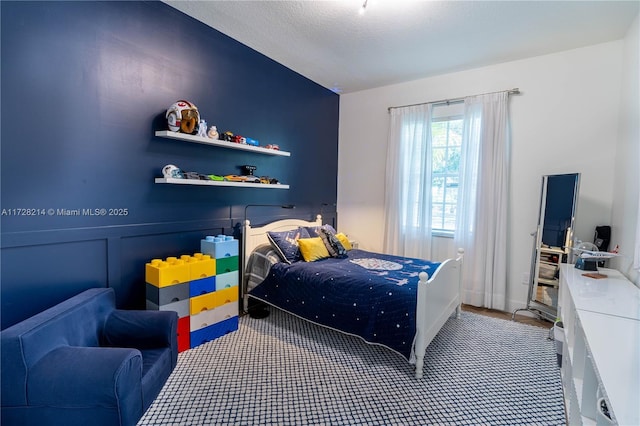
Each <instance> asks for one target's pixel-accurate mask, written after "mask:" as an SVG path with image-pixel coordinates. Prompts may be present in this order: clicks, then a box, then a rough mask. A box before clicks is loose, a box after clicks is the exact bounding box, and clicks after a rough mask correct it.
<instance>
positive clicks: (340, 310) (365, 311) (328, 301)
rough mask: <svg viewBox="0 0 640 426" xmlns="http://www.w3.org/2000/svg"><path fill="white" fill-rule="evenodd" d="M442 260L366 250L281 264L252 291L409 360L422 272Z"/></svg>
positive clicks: (431, 271)
mask: <svg viewBox="0 0 640 426" xmlns="http://www.w3.org/2000/svg"><path fill="white" fill-rule="evenodd" d="M438 266H439V263H434V262H429V261H424V260H420V259H412V258H404V257H398V256H391V255H385V254H379V253H372V252H367V251H364V250H351V251H349V253H348V257H346V258H343V259H338V258H328V259H323V260H318V261H315V262H304V261H299V262H295V263H293V264H291V265H289V264H286V263H282V262H280V263H276V264H274V265H273V266H272V267H271V270H270V271H269V274H268V276H267V278H266V279H265V280H264V281H263V282H262V283H261V284H259V285H258V286H257V287H255V288H254V289H253V290H251V292H250V295H251V296H252V297H254V298H256V299H259V300H262V301H264V302H266V303H268V304H271V305H273V306H276V307H278V308H280V309H282V310H285V311H287V312H290V313H292V314H295V315H297V316H300V317H302V318H304V319H307V320H309V321H312V322H314V323H317V324H320V325H323V326H326V327H331V328H333V329H336V330H339V331H342V332H345V333H349V334H353V335H356V336H360V337H361V338H363V339H364V340H365V341H367V342H369V343H376V344H380V345H383V346H386V347H388V348H390V349H392V350H394V351H396V352H398V353H400V354H401V355H402V356H404V357H405V358H406V359H407V360H409V359H410V356H411V351H412V348H413V340H414V336H415V333H416V326H415V322H416V321H415V315H416V295H417V287H418V274H419V273H420V272H422V271H424V272H426V273H427V274H428V275H429V277H431V275H432V274H433V273H434V272H435V271H436V269H437V268H438Z"/></svg>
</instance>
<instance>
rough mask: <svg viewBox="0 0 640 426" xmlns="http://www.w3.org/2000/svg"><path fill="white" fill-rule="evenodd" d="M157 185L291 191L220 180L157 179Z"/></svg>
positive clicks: (269, 186) (265, 184) (287, 186)
mask: <svg viewBox="0 0 640 426" xmlns="http://www.w3.org/2000/svg"><path fill="white" fill-rule="evenodd" d="M155 182H156V183H167V184H171V185H201V186H233V187H235V188H260V189H289V185H283V184H281V183H277V184H267V183H247V182H229V181H219V180H199V179H175V178H156V180H155Z"/></svg>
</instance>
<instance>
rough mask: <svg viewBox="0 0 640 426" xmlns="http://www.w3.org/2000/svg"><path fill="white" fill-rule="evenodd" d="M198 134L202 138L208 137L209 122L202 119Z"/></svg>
mask: <svg viewBox="0 0 640 426" xmlns="http://www.w3.org/2000/svg"><path fill="white" fill-rule="evenodd" d="M198 136H200V137H201V138H206V137H207V122H206V121H205V120H200V124H199V125H198Z"/></svg>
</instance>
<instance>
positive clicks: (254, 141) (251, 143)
mask: <svg viewBox="0 0 640 426" xmlns="http://www.w3.org/2000/svg"><path fill="white" fill-rule="evenodd" d="M245 140H246V144H247V145H253V146H260V142H258V141H257V140H255V139H251V138H245Z"/></svg>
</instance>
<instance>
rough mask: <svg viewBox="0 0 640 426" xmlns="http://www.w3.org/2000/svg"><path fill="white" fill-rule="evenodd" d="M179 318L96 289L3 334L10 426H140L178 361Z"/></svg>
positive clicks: (4, 397) (6, 409)
mask: <svg viewBox="0 0 640 426" xmlns="http://www.w3.org/2000/svg"><path fill="white" fill-rule="evenodd" d="M177 321H178V316H177V314H176V313H175V312H170V311H126V310H118V309H115V294H114V292H113V289H105V288H100V289H98V288H95V289H91V290H87V291H85V292H83V293H80V294H78V295H76V296H74V297H72V298H70V299H68V300H66V301H64V302H62V303H60V304H58V305H56V306H53V307H51V308H50V309H47V310H46V311H43V312H41V313H39V314H37V315H35V316H33V317H31V318H29V319H26V320H24V321H22V322H20V323H18V324H15V325H14V326H12V327H9V328H7V329H6V330H3V331H2V332H1V333H0V339H1V342H0V344H1V345H2V346H1V347H0V350H1V374H2V376H1V381H2V388H1V392H2V394H1V400H2V417H1V423H2V424H3V425H5V424H6V425H14V424H15V425H45V424H46V425H65V426H70V425H83V426H86V425H92V426H99V425H105V426H107V425H135V424H136V423H137V422H138V420H139V419H140V417H142V415H143V414H144V412H145V411H146V410H147V408H149V406H150V405H151V403H152V402H153V400H154V399H155V398H156V397H157V396H158V393H159V392H160V390H161V389H162V387H163V385H164V383H165V382H166V380H167V379H168V378H169V375H170V374H171V372H172V371H173V369H174V368H175V366H176V362H177V358H178V348H177V337H176V327H177Z"/></svg>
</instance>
